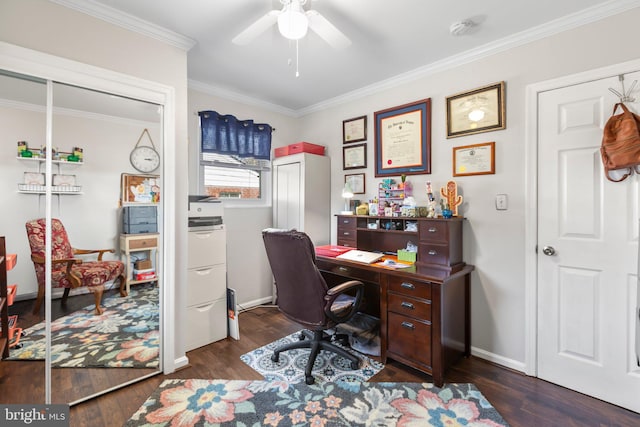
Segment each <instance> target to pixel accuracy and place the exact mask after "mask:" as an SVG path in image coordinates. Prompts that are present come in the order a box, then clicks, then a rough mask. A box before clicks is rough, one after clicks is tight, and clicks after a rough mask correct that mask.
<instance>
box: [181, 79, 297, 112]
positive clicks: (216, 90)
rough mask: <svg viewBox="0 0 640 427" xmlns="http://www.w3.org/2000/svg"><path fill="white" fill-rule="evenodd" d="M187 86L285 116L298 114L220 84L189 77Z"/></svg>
mask: <svg viewBox="0 0 640 427" xmlns="http://www.w3.org/2000/svg"><path fill="white" fill-rule="evenodd" d="M188 88H189V89H193V90H197V91H198V92H202V93H204V94H207V95H213V96H219V97H220V98H224V99H227V100H229V101H236V102H241V103H243V104H245V105H253V106H254V107H260V108H264V109H266V110H269V111H273V112H276V113H280V114H283V115H285V116H289V117H294V118H297V117H299V116H300V114H299V113H298V112H297V111H296V110H293V109H291V108H286V107H282V106H280V105H276V104H272V103H270V102H266V101H262V100H260V99H257V98H253V97H251V96H247V95H243V94H241V93H238V92H234V91H231V90H229V89H226V88H223V87H220V86H214V85H210V84H208V83H203V82H200V81H197V80H191V79H189V81H188Z"/></svg>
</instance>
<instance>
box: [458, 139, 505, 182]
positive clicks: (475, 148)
mask: <svg viewBox="0 0 640 427" xmlns="http://www.w3.org/2000/svg"><path fill="white" fill-rule="evenodd" d="M495 151H496V143H495V142H483V143H481V144H473V145H465V146H461V147H453V176H470V175H491V174H495V173H496V160H495V158H496V156H495Z"/></svg>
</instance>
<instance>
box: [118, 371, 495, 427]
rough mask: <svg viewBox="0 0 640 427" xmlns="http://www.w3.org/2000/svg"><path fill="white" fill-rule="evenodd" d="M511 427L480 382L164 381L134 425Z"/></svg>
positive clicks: (131, 421) (134, 418) (128, 425)
mask: <svg viewBox="0 0 640 427" xmlns="http://www.w3.org/2000/svg"><path fill="white" fill-rule="evenodd" d="M211 425H220V426H242V427H249V426H251V427H254V426H293V425H295V426H365V425H366V426H415V427H418V426H421V427H422V426H474V427H499V426H508V424H507V423H506V422H505V421H504V420H503V419H502V417H501V416H500V414H499V413H498V412H497V411H496V410H495V408H494V407H493V406H491V404H490V403H489V402H488V401H487V400H486V399H485V398H484V396H483V395H482V393H480V392H479V391H478V389H477V388H476V387H475V386H474V385H473V384H445V386H444V387H443V388H437V387H434V386H433V384H419V383H347V382H336V383H333V382H327V383H321V384H313V385H310V386H309V385H306V384H304V383H298V384H290V383H286V382H279V381H277V382H269V381H237V380H203V379H190V380H165V381H164V382H163V383H162V384H161V385H160V387H159V388H158V389H157V390H156V391H154V392H153V394H152V395H151V396H150V397H149V398H148V399H147V401H146V402H145V403H144V404H143V405H142V406H141V407H140V409H138V411H136V413H135V414H134V415H133V416H132V417H131V418H130V419H129V420H128V421H127V422H126V424H125V427H131V426H146V427H152V426H172V427H182V426H184V427H186V426H211Z"/></svg>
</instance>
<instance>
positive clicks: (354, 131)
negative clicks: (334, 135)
mask: <svg viewBox="0 0 640 427" xmlns="http://www.w3.org/2000/svg"><path fill="white" fill-rule="evenodd" d="M366 140H367V116H360V117H354V118H353V119H347V120H343V121H342V143H343V144H350V143H352V142H360V141H366Z"/></svg>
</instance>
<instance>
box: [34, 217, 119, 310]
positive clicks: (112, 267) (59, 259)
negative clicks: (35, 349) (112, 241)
mask: <svg viewBox="0 0 640 427" xmlns="http://www.w3.org/2000/svg"><path fill="white" fill-rule="evenodd" d="M26 228H27V237H28V238H29V245H30V246H31V260H32V261H33V265H34V267H35V270H36V277H37V279H38V297H37V299H36V303H35V306H34V308H33V313H34V314H37V313H39V312H40V306H41V305H42V301H43V300H44V293H45V242H44V239H45V219H44V218H40V219H35V220H32V221H28V222H27V223H26ZM51 228H52V239H51V246H52V248H51V252H52V255H53V256H52V259H51V264H52V265H51V269H52V272H51V286H52V287H53V288H64V294H63V296H62V304H64V303H66V301H67V297H68V296H69V290H70V289H73V288H77V287H79V286H86V287H87V288H88V289H89V291H91V292H93V294H94V297H95V303H96V311H95V312H96V314H102V311H103V310H102V307H101V301H102V294H103V292H104V284H105V282H108V281H110V280H114V279H119V280H120V295H121V296H123V297H124V296H126V295H127V294H126V292H125V291H124V287H125V280H124V275H123V272H124V264H123V263H122V262H121V261H103V260H102V255H103V254H104V253H105V252H114V251H113V249H96V250H84V249H74V248H72V247H71V244H70V243H69V238H68V236H67V232H66V230H65V229H64V226H63V225H62V222H60V220H58V219H55V218H52V219H51ZM86 254H98V260H97V261H83V260H82V259H79V258H75V256H76V255H86Z"/></svg>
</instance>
